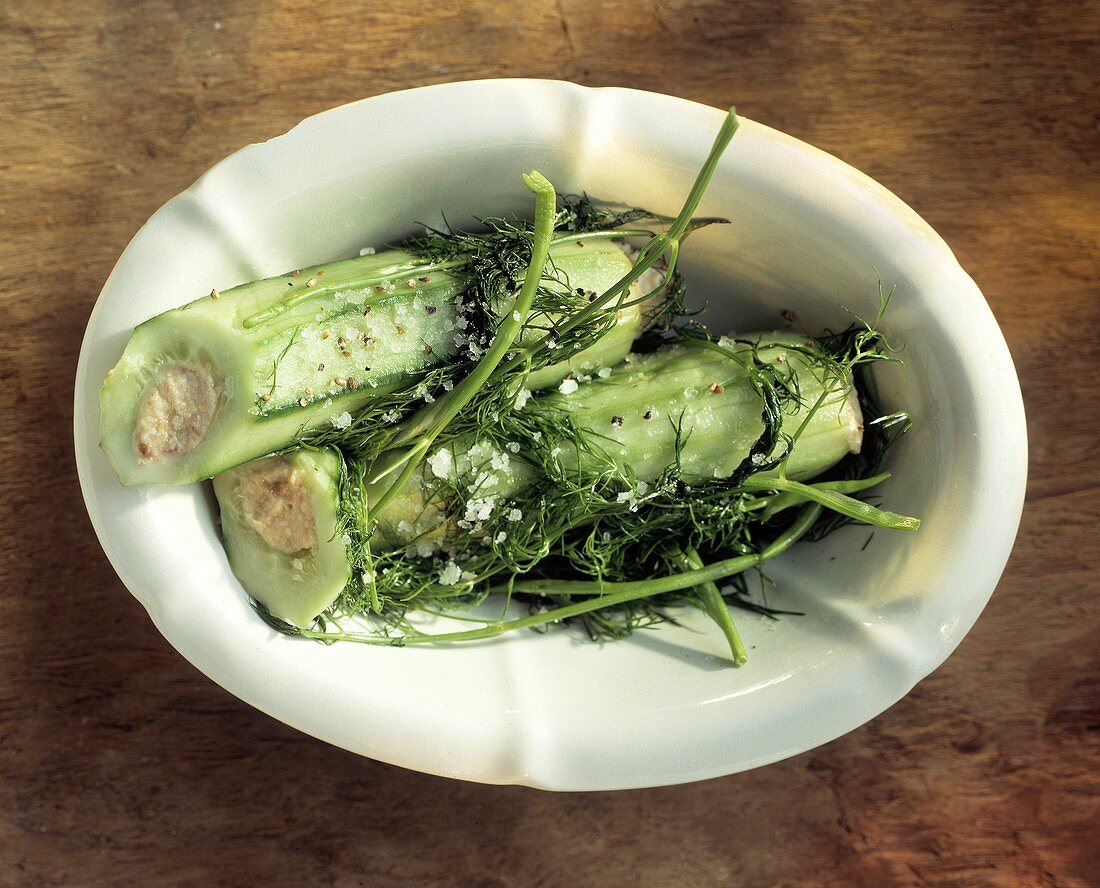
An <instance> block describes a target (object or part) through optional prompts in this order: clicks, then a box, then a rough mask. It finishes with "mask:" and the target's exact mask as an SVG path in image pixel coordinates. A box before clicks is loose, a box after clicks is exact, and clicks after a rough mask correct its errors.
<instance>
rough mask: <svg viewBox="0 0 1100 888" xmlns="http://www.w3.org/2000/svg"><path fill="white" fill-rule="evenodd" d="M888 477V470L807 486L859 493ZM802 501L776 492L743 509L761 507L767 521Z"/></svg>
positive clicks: (795, 494) (788, 493)
mask: <svg viewBox="0 0 1100 888" xmlns="http://www.w3.org/2000/svg"><path fill="white" fill-rule="evenodd" d="M889 477H890V473H889V472H882V473H880V474H878V475H872V476H871V477H870V478H852V479H843V480H837V481H818V482H816V483H814V484H811V485H809V486H810V487H813V488H814V489H816V490H835V491H836V492H837V493H860V492H862V491H864V490H869V489H870V488H872V487H875V486H876V485H878V484H881V483H882V482H883V481H885V480H886V479H887V478H889ZM804 502H806V497H805V496H803V495H801V494H798V493H792V492H786V493H777V494H776V495H775V496H764V497H760V498H759V499H757V500H756V501H755V502H753V503H751V504H750V505H747V506H746V507H745V509H746V510H749V511H755V510H757V509H763V510H764V514H763V515H762V516H761V517H762V518H763V520H764V521H768V520H770V519H772V518H774V517H775V516H776V515H778V514H779V513H780V512H782V511H783V510H784V509H789V508H791V507H792V506H800V505H802V503H804Z"/></svg>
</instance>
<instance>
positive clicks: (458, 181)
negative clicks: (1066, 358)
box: [75, 80, 1027, 790]
mask: <svg viewBox="0 0 1100 888" xmlns="http://www.w3.org/2000/svg"><path fill="white" fill-rule="evenodd" d="M721 120H722V112H721V111H718V110H716V109H713V108H708V107H704V106H701V105H697V104H694V103H691V102H687V101H684V100H682V99H676V98H671V97H668V96H661V95H656V94H652V93H645V92H638V91H634V90H624V89H599V90H593V89H586V88H583V87H579V86H576V85H573V84H568V83H558V82H551V81H531V80H497V81H480V82H468V83H457V84H447V85H443V86H434V87H426V88H423V89H416V90H409V91H406V92H400V93H394V94H390V95H384V96H379V97H377V98H372V99H366V100H363V101H361V102H356V103H354V104H351V105H345V106H343V107H340V108H335V109H332V110H331V111H326V112H324V113H322V114H319V115H317V116H315V117H311V118H309V119H307V120H305V121H303V122H302V123H301V124H299V125H298V126H297V127H295V128H294V129H293V130H291V131H290V132H289V133H287V134H285V135H283V136H279V137H278V138H275V139H272V140H271V141H269V142H266V143H264V144H261V145H250V146H249V147H247V148H244V149H242V150H241V151H238V152H237V153H235V154H233V155H232V156H230V157H229V158H227V159H226V160H224V161H222V162H221V163H219V164H218V165H217V166H215V167H214V168H213V169H212V170H210V171H209V172H208V173H207V174H206V175H204V176H203V177H202V178H201V179H199V181H198V182H196V183H195V185H193V186H192V187H191V188H189V189H188V190H187V191H185V192H184V193H183V194H181V195H179V196H178V197H176V198H174V199H173V200H171V201H169V202H168V203H167V204H166V205H165V206H164V207H163V208H161V209H160V210H159V211H158V212H157V213H155V214H154V215H153V217H152V218H151V219H150V220H149V221H148V222H147V223H146V225H145V226H144V227H143V228H142V229H141V230H140V231H139V232H138V234H137V235H136V236H135V238H134V240H133V241H132V243H131V244H130V245H129V247H127V249H126V251H125V252H124V254H123V255H122V257H121V259H120V260H119V262H118V264H117V266H116V267H115V269H114V271H113V273H112V274H111V276H110V278H109V280H108V281H107V283H106V285H105V286H104V288H103V292H102V294H101V295H100V297H99V301H98V303H97V304H96V307H95V310H94V311H93V313H92V316H91V319H90V321H89V324H88V329H87V333H86V336H85V339H84V345H83V349H82V351H81V355H80V364H79V367H78V371H77V380H76V398H75V435H76V455H77V463H78V468H79V473H80V481H81V485H82V488H83V492H84V497H85V501H86V503H87V507H88V512H89V514H90V516H91V519H92V523H93V524H94V526H95V529H96V532H97V534H98V535H99V539H100V541H101V543H102V545H103V548H104V550H105V551H106V553H107V555H108V557H109V558H110V560H111V562H112V564H113V565H114V567H115V569H116V570H117V571H118V574H119V576H120V577H121V578H122V580H123V582H124V583H125V584H126V586H127V587H128V588H129V589H130V590H131V592H132V593H133V594H134V596H135V597H136V598H137V599H138V600H139V601H140V602H141V603H142V604H143V605H144V606H145V607H146V608H147V609H148V611H149V614H150V616H151V617H152V619H153V621H154V623H155V624H156V625H157V627H158V628H159V629H160V631H161V632H162V633H163V634H164V636H165V637H166V638H167V639H168V640H169V642H171V644H172V645H173V646H174V647H176V649H177V650H179V652H180V653H181V654H183V656H184V657H186V658H187V659H188V660H190V661H191V662H192V663H193V664H194V665H195V666H197V667H198V668H199V669H200V670H202V671H203V672H204V673H205V674H206V675H208V676H209V677H210V678H212V679H213V680H214V681H216V682H218V683H219V684H220V685H222V686H223V687H225V688H226V689H227V690H229V691H230V692H231V693H233V694H235V695H236V696H238V697H240V698H241V699H242V700H245V701H246V702H248V703H250V704H252V705H253V706H255V707H257V708H259V709H261V710H263V711H264V712H266V713H269V714H270V715H272V716H274V717H275V718H277V719H280V720H281V721H284V722H286V723H287V724H290V725H293V726H295V727H297V728H299V729H301V730H302V731H305V732H307V733H309V734H312V735H314V736H316V737H319V738H322V739H324V740H326V741H328V742H330V743H334V744H337V745H339V746H342V747H345V748H347V749H349V750H353V751H355V752H357V753H361V754H363V755H366V756H370V757H371V758H375V759H379V760H381V761H386V762H391V763H393V764H397V765H401V766H404V767H407V768H413V769H416V770H420V771H426V772H429V773H433V774H441V775H446V776H449V777H456V778H461V779H466V780H476V781H482V782H487V783H521V784H527V785H532V786H538V787H543V788H547V789H557V790H603V789H619V788H628V787H641V786H657V785H663V784H673V783H682V782H687V781H692V780H700V779H703V778H707V777H713V776H717V775H722V774H730V773H733V772H736V771H740V770H744V769H747V768H752V767H756V766H759V765H764V764H767V763H769V762H774V761H777V760H779V759H782V758H786V757H788V756H791V755H794V754H796V753H799V752H802V751H804V750H807V749H810V748H812V747H815V746H817V745H819V744H822V743H825V742H827V741H829V740H831V739H833V738H834V737H837V736H839V735H841V734H843V733H845V732H847V731H850V730H852V729H853V728H855V727H857V726H859V725H861V724H863V723H864V722H866V721H867V720H868V719H870V718H872V717H874V716H875V715H877V714H878V713H880V712H882V711H883V710H884V709H886V708H887V707H889V706H890V705H892V704H893V703H894V702H896V701H897V700H899V699H900V698H901V697H902V696H904V695H905V694H906V693H907V692H908V691H909V690H910V688H912V687H913V685H914V684H915V683H916V682H917V681H919V680H920V679H921V678H923V677H924V676H926V675H928V674H929V673H930V672H931V671H932V670H933V669H935V668H936V667H937V666H938V665H939V664H940V663H941V662H942V661H943V660H944V659H945V658H946V657H947V656H948V654H950V653H951V651H952V650H953V649H954V648H955V647H956V646H957V645H958V644H959V642H960V641H961V639H962V638H963V636H964V635H965V634H966V632H967V631H968V630H969V629H970V627H971V626H972V625H973V623H974V621H975V619H976V618H977V617H978V614H979V613H980V612H981V610H982V608H983V607H984V606H985V603H986V601H987V600H988V598H989V596H990V594H991V593H992V591H993V589H994V587H995V585H996V583H997V580H998V578H999V577H1000V574H1001V571H1002V570H1003V568H1004V565H1005V562H1006V560H1007V558H1008V554H1009V550H1010V548H1011V545H1012V542H1013V539H1014V537H1015V533H1016V528H1017V525H1018V522H1019V516H1020V510H1021V507H1022V503H1023V495H1024V483H1025V479H1026V449H1027V445H1026V438H1025V427H1024V414H1023V406H1022V402H1021V399H1020V391H1019V385H1018V383H1017V380H1016V376H1015V371H1014V368H1013V366H1012V362H1011V358H1010V356H1009V354H1008V350H1007V348H1006V346H1005V343H1004V340H1003V338H1002V336H1001V333H1000V331H999V329H998V327H997V324H996V322H995V321H994V319H993V316H992V314H991V313H990V310H989V308H988V306H987V305H986V303H985V300H984V299H983V298H982V295H981V293H980V292H979V291H978V289H977V287H976V286H975V285H974V283H973V281H971V279H970V278H969V277H968V276H967V275H966V273H965V272H964V271H963V270H962V269H961V268H960V267H959V265H958V263H957V262H956V261H955V259H954V257H953V256H952V254H951V252H950V251H949V250H948V248H947V246H946V245H945V244H944V243H943V241H942V240H940V238H939V237H938V236H937V235H936V234H935V233H934V232H933V231H932V230H931V229H930V228H929V227H928V225H927V224H926V223H925V222H923V221H922V220H921V219H920V218H919V217H918V216H917V215H916V214H915V213H914V212H913V211H912V210H910V209H909V208H908V207H906V206H905V205H904V204H903V203H902V202H901V201H899V200H898V199H897V198H895V197H894V196H893V195H891V194H890V193H889V192H887V191H886V190H885V189H883V188H882V187H881V186H879V185H877V184H876V183H874V182H873V181H871V180H870V179H868V178H867V177H866V176H864V175H862V174H861V173H859V172H857V171H856V170H854V169H852V168H850V167H848V166H847V165H845V164H844V163H842V162H840V161H838V160H836V159H835V158H833V157H830V156H829V155H826V154H824V153H822V152H820V151H818V150H816V149H814V148H811V147H809V146H807V145H805V144H803V143H801V142H798V141H797V140H795V139H792V138H790V137H788V136H785V135H783V134H781V133H778V132H776V131H774V130H771V129H769V128H767V127H764V126H761V125H760V124H756V123H753V122H751V121H746V120H743V121H742V124H741V129H740V131H739V132H738V133H737V135H736V136H735V137H734V141H733V143H732V144H731V146H730V148H729V150H728V151H727V153H726V155H725V157H724V158H723V159H722V162H721V163H720V165H719V167H718V170H717V173H716V175H715V177H714V180H713V183H712V184H711V187H710V189H709V191H708V192H707V195H706V197H705V198H704V200H703V203H702V205H701V207H700V210H699V212H700V214H704V215H721V216H726V217H728V218H730V219H731V220H732V224H730V225H728V226H722V227H713V228H710V229H707V230H705V231H703V232H701V233H699V234H698V235H697V236H694V237H693V238H692V239H691V241H690V243H689V244H688V246H687V248H686V249H685V251H684V256H683V268H684V270H685V273H686V274H687V275H688V280H689V282H690V285H691V287H692V289H693V291H694V292H695V293H696V294H700V293H701V294H703V295H704V296H705V297H706V298H707V299H708V300H709V304H710V308H709V313H708V320H709V321H710V322H711V324H712V326H713V327H715V328H716V329H718V328H725V327H735V328H737V329H740V330H751V329H763V328H769V327H775V326H779V325H780V324H781V318H780V316H779V312H780V310H781V309H784V308H787V309H791V310H793V311H795V312H796V314H797V315H798V319H799V324H800V325H801V326H803V327H805V328H806V329H809V330H811V331H812V330H819V329H821V328H822V327H823V326H826V325H832V326H834V327H840V326H843V325H844V324H845V323H846V321H847V318H846V315H845V313H844V311H843V310H842V309H841V308H840V307H839V306H840V305H843V306H844V307H846V308H847V309H849V310H851V311H852V312H855V313H856V314H859V315H862V316H866V317H873V315H874V312H875V309H876V307H877V300H878V284H877V280H878V279H877V277H876V269H877V273H878V275H881V278H882V280H883V281H884V282H886V283H887V284H889V285H894V286H896V292H895V295H894V299H893V302H892V304H891V306H890V310H889V313H888V315H887V317H886V320H885V323H884V325H883V326H884V329H885V330H886V332H887V333H888V335H889V337H890V339H891V340H892V341H893V342H896V343H898V344H900V345H902V346H903V347H904V348H903V352H902V357H903V359H904V362H905V363H904V366H903V367H891V368H888V370H887V372H884V373H882V374H881V375H880V380H881V382H882V393H883V395H884V396H885V397H886V398H887V400H888V402H889V403H890V404H891V405H899V406H900V405H904V406H907V407H908V408H910V409H911V410H912V412H913V414H914V419H915V422H916V427H915V430H914V431H913V432H912V434H911V435H909V436H908V437H907V438H906V439H905V440H904V443H903V444H902V445H901V446H900V447H899V448H898V450H897V451H896V452H895V453H893V455H892V457H891V460H890V464H889V466H888V468H890V469H891V470H892V471H893V472H894V473H895V477H894V478H893V479H892V480H891V481H890V482H888V483H887V484H885V485H884V486H883V487H882V488H881V489H880V493H881V496H882V498H883V501H884V504H885V505H887V507H889V508H892V509H894V510H895V511H900V512H904V513H907V514H914V515H918V516H920V517H921V518H923V520H924V525H923V527H922V528H921V530H920V531H919V532H918V533H917V534H915V535H912V534H901V533H893V534H891V533H888V532H886V531H881V530H880V531H878V532H877V533H875V535H874V539H873V541H872V542H871V544H870V545H869V546H868V547H867V549H866V550H865V551H862V552H861V551H860V548H861V546H863V545H864V543H865V541H866V540H867V537H868V533H869V531H868V529H867V528H848V529H845V530H842V531H840V532H838V533H836V534H834V535H833V536H831V537H829V538H828V539H827V540H826V541H825V542H824V543H821V544H816V545H805V546H801V547H796V548H795V549H794V550H792V551H791V552H790V553H788V554H787V555H785V556H784V557H783V558H782V559H781V560H780V561H779V562H778V563H776V564H775V565H774V567H772V568H771V570H770V575H771V577H772V578H773V579H774V580H775V583H776V586H775V588H774V589H773V590H772V591H771V592H770V601H771V603H773V604H777V605H780V606H783V607H787V608H791V609H794V610H801V611H805V612H806V616H804V617H797V618H787V619H784V620H782V621H781V622H779V623H772V622H769V621H766V620H764V619H762V618H759V617H756V616H754V615H751V614H745V613H742V612H736V611H735V612H734V616H735V618H736V619H737V622H738V625H739V626H740V628H741V630H742V634H743V635H744V637H745V641H746V643H747V645H748V646H749V648H750V659H749V663H748V665H747V666H745V667H743V668H741V669H733V668H730V667H729V666H728V665H727V662H726V661H725V660H724V659H723V657H722V654H723V641H722V638H721V636H720V634H719V633H718V632H717V631H716V630H715V629H714V628H713V626H712V625H710V624H708V622H707V621H706V619H705V618H703V617H701V615H698V614H695V613H694V612H692V613H689V614H686V615H685V619H684V625H683V626H682V627H674V626H663V627H661V628H659V629H657V630H651V631H646V632H642V633H640V634H638V635H636V636H635V637H634V638H632V639H631V640H628V641H626V642H619V643H612V644H606V645H596V644H591V643H589V642H587V641H582V640H580V639H579V638H578V637H577V635H576V634H574V633H572V632H568V631H552V632H549V633H547V634H545V635H536V634H532V633H523V634H516V635H513V636H506V637H504V638H502V639H498V640H495V641H491V642H485V643H477V644H468V645H459V646H452V647H437V648H432V647H426V648H376V647H364V646H357V645H336V646H333V647H324V646H321V645H318V644H311V643H306V642H303V641H300V640H295V639H289V638H285V637H281V636H278V635H276V634H275V633H273V632H272V631H271V630H270V629H268V627H267V626H265V625H264V623H263V622H261V621H260V620H259V619H258V618H257V617H256V615H255V614H254V613H253V612H252V610H251V608H250V607H249V606H248V603H247V600H246V598H245V595H244V593H243V591H242V590H241V587H240V586H239V584H238V583H237V582H236V580H235V579H234V577H233V575H232V574H231V573H230V571H229V568H228V566H227V564H226V560H225V555H224V553H223V551H222V547H221V545H220V543H219V540H218V532H217V527H216V524H215V510H214V507H213V502H212V496H211V494H210V493H209V490H208V485H192V486H189V487H182V488H162V489H151V488H131V489H127V488H123V487H122V486H121V485H119V483H118V482H117V480H116V479H115V476H114V474H113V473H112V471H111V468H110V466H109V465H108V463H107V460H106V459H105V457H104V456H103V454H102V453H101V452H100V450H99V449H98V446H97V441H98V437H99V407H98V390H99V385H100V382H101V380H102V379H103V376H104V374H105V372H106V371H107V369H108V368H110V367H111V366H112V365H113V364H114V363H115V362H116V361H117V359H118V356H119V354H120V353H121V351H122V348H123V346H124V344H125V342H126V339H127V337H128V336H129V333H130V331H131V330H132V328H133V327H134V326H135V325H136V324H138V323H139V322H141V321H143V320H145V319H146V318H149V317H151V316H153V315H155V314H158V313H159V312H161V311H164V310H165V309H168V308H171V307H174V306H176V305H179V304H181V303H183V302H185V301H188V300H190V299H193V298H196V297H197V296H200V295H202V294H203V293H205V292H209V291H210V289H211V288H217V289H219V290H225V289H228V288H229V287H231V286H233V285H235V284H238V283H241V282H243V281H246V280H252V279H255V278H258V277H263V276H266V275H271V274H277V273H281V272H284V271H286V270H288V269H291V268H295V267H299V266H303V265H307V264H311V263H317V262H324V261H328V260H331V259H335V258H339V257H343V256H347V255H354V254H355V253H356V252H357V251H358V249H359V248H360V247H362V246H364V245H370V244H382V243H384V242H386V241H388V240H391V239H393V238H395V237H398V236H400V235H402V234H404V233H407V232H408V231H409V230H410V228H411V225H410V223H411V222H413V221H416V222H425V223H433V222H438V221H439V220H440V212H441V211H443V212H445V213H446V215H447V218H448V219H450V220H452V221H463V220H467V219H470V218H471V217H472V216H475V215H484V214H488V213H496V214H500V213H506V212H512V211H514V212H518V213H524V212H528V211H529V205H530V203H531V200H530V195H529V193H528V192H526V190H525V189H524V188H523V187H522V184H521V182H520V174H521V173H522V172H524V171H526V170H529V169H532V168H535V169H538V170H540V171H541V172H543V173H544V174H546V175H547V176H548V177H549V178H550V179H551V181H553V182H554V184H555V185H556V186H557V188H558V189H559V191H579V190H586V191H587V192H588V193H590V194H592V195H594V196H597V197H599V198H605V199H613V200H621V201H625V202H629V203H632V204H636V205H642V206H646V207H648V208H650V209H653V210H656V211H659V212H664V213H674V212H675V211H676V210H677V209H678V208H679V205H680V202H681V201H682V198H683V196H684V195H685V194H686V192H687V190H688V188H689V186H690V184H691V181H692V179H693V178H694V175H695V173H696V171H697V169H698V167H699V165H700V164H701V162H702V160H703V158H704V157H705V155H706V153H707V150H708V148H709V147H710V143H711V140H712V138H713V136H714V134H715V132H716V130H717V128H718V126H719V124H720V123H721Z"/></svg>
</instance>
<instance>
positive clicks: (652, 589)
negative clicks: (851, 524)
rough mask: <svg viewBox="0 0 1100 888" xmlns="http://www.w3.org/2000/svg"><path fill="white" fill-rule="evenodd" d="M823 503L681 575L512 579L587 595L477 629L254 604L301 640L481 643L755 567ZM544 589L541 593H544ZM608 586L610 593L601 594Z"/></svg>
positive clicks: (536, 588) (801, 530)
mask: <svg viewBox="0 0 1100 888" xmlns="http://www.w3.org/2000/svg"><path fill="white" fill-rule="evenodd" d="M821 511H822V507H821V506H820V505H818V504H817V503H813V504H811V505H808V506H806V507H805V508H804V509H803V510H802V513H801V514H800V515H799V516H798V518H796V519H795V521H794V522H793V523H792V524H791V526H790V527H788V528H787V530H786V531H784V532H783V534H782V535H780V536H779V537H777V538H776V539H775V541H774V542H772V543H771V545H769V546H768V547H767V548H766V549H764V551H763V552H759V553H754V554H752V555H741V556H738V557H736V558H727V559H726V560H724V561H716V562H715V563H714V564H711V565H708V566H707V567H703V568H699V569H697V570H689V571H685V572H684V573H679V574H672V575H670V576H666V577H658V578H657V579H652V580H635V581H631V582H625V583H599V582H583V581H577V582H573V581H555V580H537V581H530V582H524V581H523V580H518V579H517V580H516V581H515V583H514V586H513V588H514V590H515V591H516V592H538V593H542V594H565V595H570V594H572V595H586V596H591V597H590V598H587V599H586V600H584V601H578V602H576V603H574V604H568V605H565V606H563V607H556V608H552V609H551V610H548V611H543V612H542V613H538V614H531V615H530V616H528V617H521V618H518V619H515V620H499V621H495V620H494V621H487V622H486V624H485V625H484V626H482V627H481V628H480V629H467V630H464V631H461V632H439V633H424V632H416V631H414V632H412V633H406V634H405V635H401V636H390V635H368V634H366V633H361V632H347V631H345V630H344V629H341V628H337V630H336V631H335V632H329V631H318V630H315V629H302V628H300V627H297V626H292V625H290V624H289V623H285V622H283V621H281V620H276V619H275V618H272V617H271V615H270V614H265V613H264V611H263V610H260V609H259V608H257V611H258V612H259V613H260V615H261V616H263V617H264V619H265V620H267V622H268V624H269V625H271V626H273V627H274V628H276V629H278V630H279V631H280V632H283V633H285V634H287V635H296V636H299V637H301V638H311V639H314V640H316V641H323V642H325V643H328V644H331V643H334V642H337V641H351V642H355V643H357V644H375V645H397V646H404V645H410V644H447V643H449V642H456V641H480V640H483V639H487V638H496V637H497V636H499V635H503V634H504V633H506V632H514V631H516V630H518V629H534V628H537V627H539V626H545V625H547V624H548V623H557V622H560V621H561V620H568V619H569V618H571V617H579V616H581V615H582V614H587V613H591V612H592V611H598V610H603V609H604V608H612V607H617V606H618V605H621V604H627V603H629V602H631V601H638V600H639V599H642V598H651V597H653V596H654V595H660V594H662V593H664V592H678V591H683V590H684V589H690V588H691V587H692V586H698V585H700V584H702V583H707V582H714V581H716V580H722V579H725V578H726V577H731V576H733V575H734V574H738V573H743V572H744V571H746V570H751V569H752V568H754V567H759V566H760V565H761V564H763V563H764V562H765V561H768V560H770V559H772V558H775V557H776V556H777V555H781V554H782V553H783V552H786V551H787V549H789V548H790V547H791V546H792V545H794V544H795V543H796V542H798V540H799V539H800V538H801V537H802V536H804V535H805V534H806V533H807V532H808V531H809V530H810V528H811V527H812V526H813V524H814V522H815V521H817V519H818V517H819V516H820V515H821ZM544 590H545V591H544ZM609 590H611V594H605V593H607V592H608V591H609Z"/></svg>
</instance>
